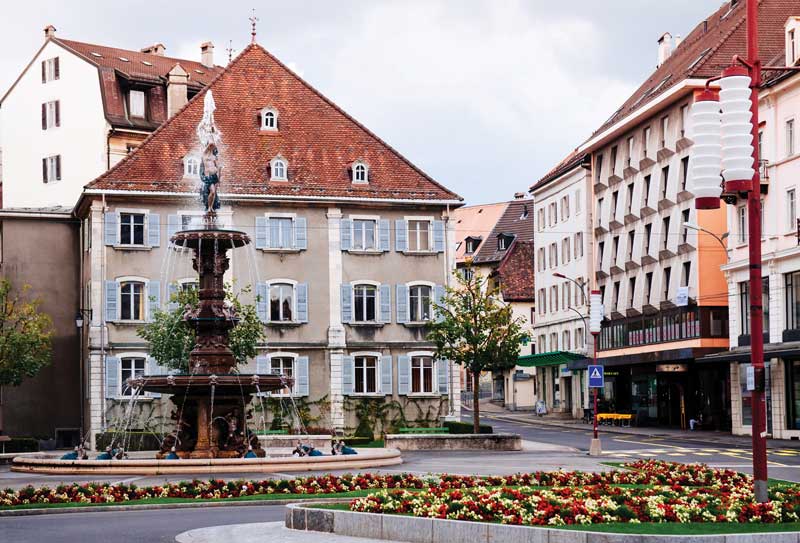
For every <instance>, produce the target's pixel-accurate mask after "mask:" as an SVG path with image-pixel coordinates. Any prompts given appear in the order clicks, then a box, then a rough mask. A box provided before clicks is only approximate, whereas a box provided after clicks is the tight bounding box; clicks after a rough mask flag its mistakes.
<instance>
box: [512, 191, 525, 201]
mask: <svg viewBox="0 0 800 543" xmlns="http://www.w3.org/2000/svg"><path fill="white" fill-rule="evenodd" d="M523 198H525V193H524V192H515V193H514V199H515V200H522V199H523Z"/></svg>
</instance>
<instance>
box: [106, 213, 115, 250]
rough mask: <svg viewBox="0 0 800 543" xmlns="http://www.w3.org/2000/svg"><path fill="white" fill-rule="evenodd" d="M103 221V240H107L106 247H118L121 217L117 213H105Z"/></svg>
mask: <svg viewBox="0 0 800 543" xmlns="http://www.w3.org/2000/svg"><path fill="white" fill-rule="evenodd" d="M103 221H104V228H103V239H104V240H105V244H106V245H116V244H117V234H119V230H118V228H117V224H118V223H119V217H118V216H117V214H116V213H111V212H109V213H104V214H103Z"/></svg>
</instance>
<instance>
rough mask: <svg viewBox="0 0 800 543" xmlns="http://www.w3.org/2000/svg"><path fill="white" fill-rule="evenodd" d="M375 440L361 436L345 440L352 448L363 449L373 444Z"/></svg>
mask: <svg viewBox="0 0 800 543" xmlns="http://www.w3.org/2000/svg"><path fill="white" fill-rule="evenodd" d="M373 441H374V439H372V438H368V437H361V436H352V437H346V438H344V442H345V443H346V444H347V445H350V446H351V447H362V446H364V445H366V444H367V443H372V442H373Z"/></svg>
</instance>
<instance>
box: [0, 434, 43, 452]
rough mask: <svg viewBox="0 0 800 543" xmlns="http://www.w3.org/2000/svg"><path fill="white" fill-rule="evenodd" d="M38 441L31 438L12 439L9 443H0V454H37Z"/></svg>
mask: <svg viewBox="0 0 800 543" xmlns="http://www.w3.org/2000/svg"><path fill="white" fill-rule="evenodd" d="M38 450H39V440H38V439H36V438H33V437H12V438H11V441H6V442H3V443H0V452H2V451H5V452H7V453H23V452H37V451H38Z"/></svg>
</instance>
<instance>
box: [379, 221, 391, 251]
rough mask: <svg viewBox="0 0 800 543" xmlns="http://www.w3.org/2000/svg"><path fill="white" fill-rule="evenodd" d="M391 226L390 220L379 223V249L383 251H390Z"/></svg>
mask: <svg viewBox="0 0 800 543" xmlns="http://www.w3.org/2000/svg"><path fill="white" fill-rule="evenodd" d="M389 224H390V223H389V219H381V220H380V221H378V249H380V250H381V251H388V250H389V245H390V240H389V237H390V235H389V231H390V230H391V228H390V226H389Z"/></svg>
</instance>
